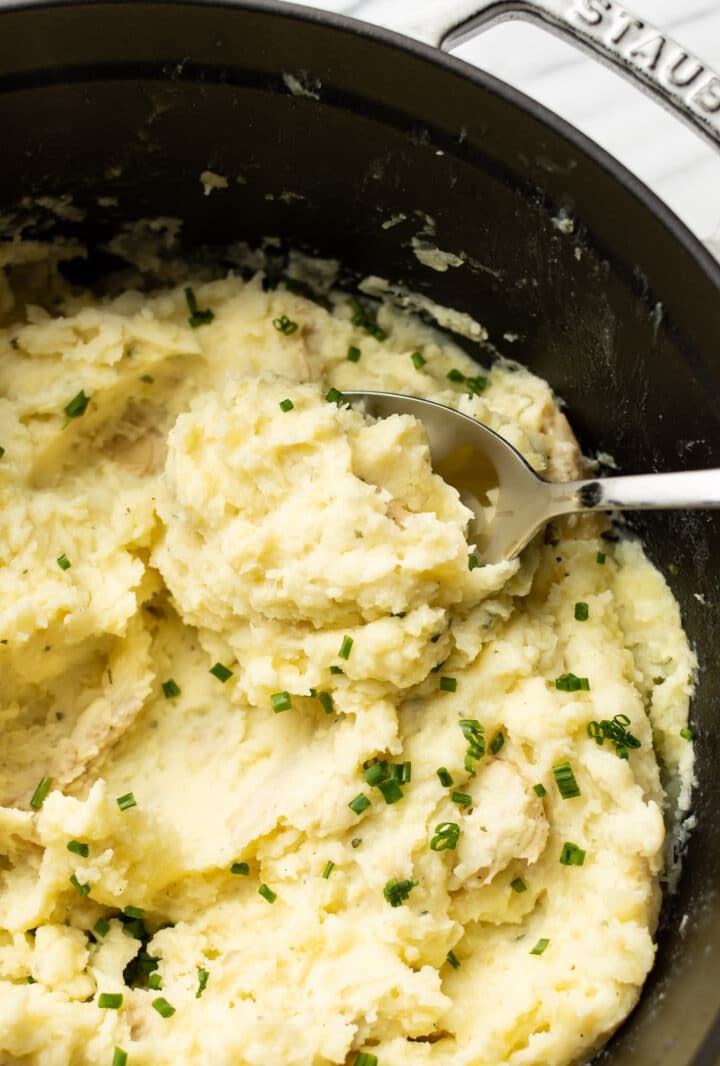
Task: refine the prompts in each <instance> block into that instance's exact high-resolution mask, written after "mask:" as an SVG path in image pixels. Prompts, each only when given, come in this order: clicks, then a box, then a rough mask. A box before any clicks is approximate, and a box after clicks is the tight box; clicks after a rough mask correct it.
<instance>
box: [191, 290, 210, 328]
mask: <svg viewBox="0 0 720 1066" xmlns="http://www.w3.org/2000/svg"><path fill="white" fill-rule="evenodd" d="M185 299H186V300H187V305H188V311H189V312H190V316H189V318H188V322H189V323H190V325H191V326H192V328H193V329H197V328H198V326H208V325H209V324H210V323H211V322H212V320H213V319H214V318H215V312H214V311H211V310H210V309H209V308H205V309H203V310H200V308H199V307H198V305H197V300H196V298H195V293H194V292H193V290H192V289H191V288H187V289H185Z"/></svg>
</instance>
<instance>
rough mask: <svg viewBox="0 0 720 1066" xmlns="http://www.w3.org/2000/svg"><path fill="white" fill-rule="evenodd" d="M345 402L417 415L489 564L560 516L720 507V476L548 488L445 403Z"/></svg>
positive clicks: (390, 396) (395, 396)
mask: <svg viewBox="0 0 720 1066" xmlns="http://www.w3.org/2000/svg"><path fill="white" fill-rule="evenodd" d="M343 399H344V400H345V402H347V403H349V404H351V405H352V406H356V405H357V406H359V407H362V409H363V410H364V411H365V413H366V414H368V415H370V416H371V417H373V418H388V417H390V416H391V415H396V414H397V415H412V416H413V417H415V418H417V419H418V420H419V421H420V422H422V424H423V426H424V428H425V432H426V433H427V438H428V444H429V447H430V456H431V460H432V465H433V469H434V470H435V472H436V473H437V474H439V475H440V476H441V477H442V478H443V480H445V481H447V482H448V483H449V484H450V485H453V486H454V487H455V488H456V489H457V490H458V492H459V493H460V497H461V499H462V501H463V503H465V504H466V506H467V507H469V508H470V510H472V512H473V514H474V515H475V520H474V522H473V523H472V528H471V530H470V538H471V540H473V542H474V543H475V544H476V549H475V554H476V555H477V558H478V561H479V562H480V563H482V564H485V563H499V562H502V561H503V560H505V559H512V558H514V557H515V556H516V555H517V554H518V552H520V551H522V549H523V548H524V547H525V546H526V545H527V544H528V543H529V542H530V541H531V540H532V538H533V537H534V536H535V534H536V533H538V532H539V530H540V529H542V528H543V527H544V526H545V525H546V524H547V522H549V521H550V520H551V519H552V518H557V517H558V516H559V515H564V514H573V513H577V512H580V511H616V510H665V509H687V510H694V509H705V508H718V507H720V469H711V470H688V471H681V472H679V473H669V474H665V473H663V474H641V475H635V476H629V477H611V478H592V479H586V480H582V481H564V482H552V481H545V480H544V479H543V478H541V477H539V476H538V475H537V474H536V473H535V471H534V470H533V469H532V467H531V466H530V465H529V464H528V463H527V462H526V460H525V459H524V458H523V456H522V455H521V454H520V453H519V452H518V451H517V450H516V449H515V448H513V446H512V445H511V444H509V443H508V441H506V440H505V439H504V438H503V437H501V436H500V434H498V433H495V431H494V430H492V429H490V428H489V427H488V426H485V425H483V424H482V422H478V421H477V420H476V419H474V418H471V417H470V416H469V415H465V414H462V413H461V412H460V411H456V410H455V409H454V408H452V407H447V406H445V404H441V403H437V402H436V401H435V400H425V399H421V398H420V397H417V396H406V395H404V394H403V393H397V392H366V391H359V390H347V391H345V392H343Z"/></svg>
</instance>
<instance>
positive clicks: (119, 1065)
mask: <svg viewBox="0 0 720 1066" xmlns="http://www.w3.org/2000/svg"><path fill="white" fill-rule="evenodd" d="M127 1058H128V1057H127V1051H123V1049H122V1048H121V1047H116V1048H115V1050H114V1052H113V1057H112V1066H127Z"/></svg>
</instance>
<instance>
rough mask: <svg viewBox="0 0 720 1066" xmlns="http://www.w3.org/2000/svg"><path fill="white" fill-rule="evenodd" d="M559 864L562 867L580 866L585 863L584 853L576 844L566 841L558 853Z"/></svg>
mask: <svg viewBox="0 0 720 1066" xmlns="http://www.w3.org/2000/svg"><path fill="white" fill-rule="evenodd" d="M560 862H561V863H562V864H563V866H582V864H583V863H584V862H585V852H584V851H583V849H582V848H580V847H578V845H577V844H571V843H570V842H569V841H567V842H566V843H565V844H563V848H562V851H561V852H560Z"/></svg>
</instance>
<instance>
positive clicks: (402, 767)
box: [390, 762, 412, 785]
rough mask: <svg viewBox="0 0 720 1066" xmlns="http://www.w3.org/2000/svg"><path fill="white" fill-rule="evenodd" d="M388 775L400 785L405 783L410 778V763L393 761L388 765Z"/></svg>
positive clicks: (407, 782) (408, 781)
mask: <svg viewBox="0 0 720 1066" xmlns="http://www.w3.org/2000/svg"><path fill="white" fill-rule="evenodd" d="M390 776H391V777H392V778H393V780H394V781H398V782H399V783H400V784H401V785H407V784H409V783H410V781H411V780H412V763H411V762H395V763H393V764H392V766H391V767H390Z"/></svg>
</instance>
